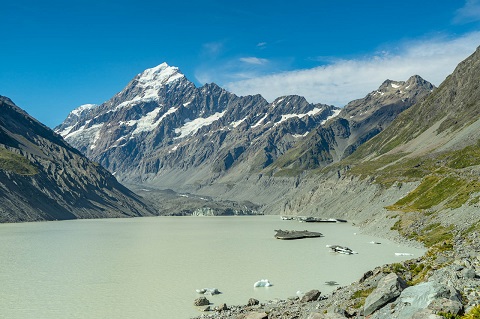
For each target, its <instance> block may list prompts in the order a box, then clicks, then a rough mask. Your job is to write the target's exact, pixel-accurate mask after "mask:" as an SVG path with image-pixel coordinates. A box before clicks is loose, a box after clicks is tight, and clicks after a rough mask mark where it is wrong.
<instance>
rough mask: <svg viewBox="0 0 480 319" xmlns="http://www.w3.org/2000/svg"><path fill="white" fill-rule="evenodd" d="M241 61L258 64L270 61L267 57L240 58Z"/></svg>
mask: <svg viewBox="0 0 480 319" xmlns="http://www.w3.org/2000/svg"><path fill="white" fill-rule="evenodd" d="M240 61H242V62H244V63H247V64H256V65H263V64H266V63H268V60H267V59H261V58H257V57H253V56H251V57H246V58H240Z"/></svg>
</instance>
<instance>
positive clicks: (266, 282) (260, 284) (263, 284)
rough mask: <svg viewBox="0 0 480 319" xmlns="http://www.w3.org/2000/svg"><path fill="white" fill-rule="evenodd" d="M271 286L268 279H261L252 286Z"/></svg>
mask: <svg viewBox="0 0 480 319" xmlns="http://www.w3.org/2000/svg"><path fill="white" fill-rule="evenodd" d="M270 286H273V285H272V284H271V283H270V281H268V279H261V280H259V281H257V282H256V283H254V284H253V287H254V288H256V287H270Z"/></svg>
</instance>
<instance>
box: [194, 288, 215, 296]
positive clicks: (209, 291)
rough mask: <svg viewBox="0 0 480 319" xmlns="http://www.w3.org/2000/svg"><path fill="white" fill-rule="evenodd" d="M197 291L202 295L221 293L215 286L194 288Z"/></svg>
mask: <svg viewBox="0 0 480 319" xmlns="http://www.w3.org/2000/svg"><path fill="white" fill-rule="evenodd" d="M195 291H196V292H197V293H199V294H202V295H212V296H213V295H218V294H221V292H220V291H218V289H217V288H202V289H197V290H195Z"/></svg>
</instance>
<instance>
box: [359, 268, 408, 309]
mask: <svg viewBox="0 0 480 319" xmlns="http://www.w3.org/2000/svg"><path fill="white" fill-rule="evenodd" d="M406 287H407V283H406V282H405V280H403V279H402V278H400V277H399V276H398V275H397V274H395V273H390V274H388V275H387V276H385V277H383V278H382V279H381V280H380V281H379V282H378V286H377V288H376V289H375V290H374V291H373V292H372V293H371V294H370V295H369V296H368V297H367V299H366V300H365V306H364V308H363V309H364V314H365V316H368V315H370V314H371V313H373V312H375V311H376V310H378V309H380V308H381V307H383V306H384V305H386V304H387V303H389V302H391V301H393V300H395V298H397V297H398V296H400V293H401V292H402V290H403V289H405V288H406Z"/></svg>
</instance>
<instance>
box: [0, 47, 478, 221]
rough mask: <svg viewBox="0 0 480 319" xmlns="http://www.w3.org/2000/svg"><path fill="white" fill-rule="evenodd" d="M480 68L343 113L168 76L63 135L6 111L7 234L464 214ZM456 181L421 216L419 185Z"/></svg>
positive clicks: (382, 90)
mask: <svg viewBox="0 0 480 319" xmlns="http://www.w3.org/2000/svg"><path fill="white" fill-rule="evenodd" d="M479 56H480V53H479V50H477V51H476V52H475V53H474V54H473V55H472V56H471V57H469V58H468V59H466V60H465V61H463V62H462V63H460V64H459V66H458V67H457V69H456V70H455V72H454V73H453V74H452V75H450V76H449V77H448V78H447V79H446V80H445V81H444V82H443V83H442V85H441V86H440V87H439V88H438V89H436V88H434V86H433V85H432V84H431V83H429V82H427V81H425V80H424V79H422V78H421V77H419V76H412V77H411V78H409V79H408V80H407V81H405V82H403V81H391V80H386V81H385V82H384V83H383V84H381V85H380V87H379V88H378V89H377V90H375V91H373V92H371V93H369V94H368V95H367V96H365V97H364V98H361V99H358V100H355V101H352V102H350V103H349V104H348V105H347V106H345V107H344V108H343V109H340V108H337V107H334V106H331V105H324V104H311V103H308V102H307V101H306V100H305V99H304V98H303V97H300V96H283V97H279V98H277V99H275V100H274V101H273V102H272V103H269V102H267V101H266V100H265V99H263V98H262V97H261V96H260V95H254V96H244V97H239V96H236V95H234V94H232V93H230V92H227V91H226V90H224V89H222V88H220V87H219V86H217V85H216V84H213V83H212V84H206V85H204V86H202V87H200V88H197V87H196V86H195V85H194V84H193V83H192V82H190V81H188V80H187V79H186V77H185V76H184V75H183V74H181V73H180V71H179V69H178V68H176V67H171V66H168V65H167V64H165V63H163V64H161V65H159V66H157V67H155V68H152V69H147V70H145V71H144V72H142V73H140V74H138V75H137V76H136V77H135V78H134V79H133V80H132V81H131V82H130V83H129V84H128V85H127V86H126V87H125V88H124V89H123V90H122V91H120V92H119V93H118V94H116V95H115V96H114V97H112V98H111V99H110V100H109V101H107V102H105V103H103V104H101V105H92V104H87V105H83V106H81V107H79V108H77V109H75V110H73V111H72V112H71V113H70V114H69V116H68V117H67V119H66V120H65V121H64V123H62V124H61V125H59V126H58V127H56V128H55V131H56V132H57V133H58V134H55V133H54V132H52V131H50V130H49V129H48V128H46V127H45V126H43V125H42V124H40V123H38V122H37V121H36V120H34V119H33V118H31V117H30V116H29V115H28V114H26V113H25V112H24V111H22V110H20V109H19V108H18V107H16V106H15V105H14V104H13V102H12V101H10V100H9V99H8V98H4V97H2V98H1V100H0V101H1V107H2V110H5V111H3V112H2V114H0V151H1V157H0V187H1V188H2V189H3V190H4V192H3V193H2V194H1V195H0V201H1V202H2V208H1V209H2V210H3V212H2V214H1V215H2V221H21V220H41V219H68V218H90V217H118V216H144V215H151V214H166V213H172V214H190V213H194V212H196V213H195V214H197V213H198V214H202V213H201V212H212V211H214V213H215V214H225V213H226V214H232V213H235V214H245V213H250V212H251V213H256V212H258V208H259V206H258V205H260V206H262V209H261V210H262V211H263V212H265V213H273V214H297V215H298V214H304V215H317V216H324V217H343V218H357V219H365V218H368V216H367V215H368V214H366V215H365V213H364V209H366V207H367V206H368V207H370V209H371V210H372V213H373V212H374V211H377V212H384V211H385V207H387V208H388V209H392V210H395V209H399V210H409V209H417V208H418V207H423V208H421V209H424V208H425V207H426V208H425V209H431V208H432V207H433V206H434V205H433V204H432V203H434V204H435V205H437V206H435V207H436V209H443V208H442V207H450V208H457V206H458V205H459V204H461V205H464V204H465V203H470V202H471V201H472V196H475V195H474V194H475V191H476V190H477V186H478V185H477V184H476V182H474V181H475V176H476V175H475V174H476V173H475V172H476V170H475V169H473V168H472V169H470V168H471V167H476V166H475V165H477V164H476V163H477V158H478V156H477V155H476V154H477V152H478V144H477V142H478V140H479V138H480V133H478V132H480V130H479V129H478V128H479V127H478V125H480V124H478V123H479V121H480V120H479V109H480V108H479V107H478V101H479V89H478V78H479V74H480V71H479V70H478V69H479V60H480V58H479ZM60 135H61V136H63V137H64V138H65V140H66V141H67V142H68V143H70V144H71V145H72V146H74V147H75V148H76V149H78V150H79V151H77V150H76V149H74V148H72V147H71V146H69V145H68V144H66V143H65V141H64V140H63V139H62V137H61V136H60ZM82 153H83V154H84V155H86V156H87V157H88V158H90V160H87V158H85V157H84V156H83V155H82ZM464 157H465V158H464ZM91 161H93V162H91ZM97 163H98V164H97ZM102 166H104V167H106V168H107V169H108V170H109V171H110V172H112V174H110V173H109V172H108V171H107V170H105V169H104V168H102ZM466 168H469V169H470V170H466ZM472 174H473V175H472ZM112 175H114V176H115V177H113V176H112ZM424 178H426V180H424ZM117 179H119V180H120V181H121V182H123V183H125V184H126V185H128V186H129V187H133V189H134V190H135V191H136V192H137V194H140V195H142V196H144V197H145V198H147V199H148V200H144V199H142V198H141V197H139V196H137V195H135V194H134V193H132V192H131V191H129V190H128V189H127V188H125V187H124V186H122V185H121V184H119V183H118V182H117ZM452 181H453V182H454V183H453V184H452V185H457V184H458V185H460V186H461V187H460V186H458V187H459V188H457V189H456V190H454V191H453V192H447V193H448V194H450V195H448V196H447V195H445V196H446V197H441V196H440V197H439V198H437V200H436V201H433V202H432V203H430V204H431V205H430V204H429V205H427V204H425V203H424V204H423V206H422V205H419V204H418V202H417V200H418V201H421V200H425V199H424V198H421V196H427V195H428V194H424V193H421V192H419V191H418V190H416V191H415V189H416V188H415V187H417V186H418V184H420V185H423V186H422V187H423V188H422V189H424V190H425V189H427V190H428V189H430V190H431V191H432V192H433V191H434V190H435V187H440V186H441V185H443V184H442V183H449V182H452ZM423 183H427V184H423ZM428 183H431V184H428ZM438 183H440V184H438ZM455 183H457V184H455ZM395 185H397V186H395ZM399 185H403V186H402V187H400V186H399ZM439 185H440V186H439ZM465 185H469V186H468V187H467V186H465ZM392 187H397V188H392ZM169 189H172V190H174V191H176V192H183V193H184V194H183V195H182V194H180V195H179V194H176V195H175V192H172V191H171V190H169ZM392 191H393V192H394V193H395V195H392V194H391V193H390V192H392ZM411 191H414V194H416V195H415V196H420V198H417V197H415V196H414V195H409V194H410V192H411ZM188 193H190V194H188ZM349 194H355V196H357V195H358V194H360V195H358V196H364V197H365V202H358V200H357V199H356V197H352V196H350V195H349ZM362 194H363V195H362ZM368 194H370V195H368ZM387 194H391V195H388V196H390V197H388V198H385V197H384V196H387ZM422 194H423V195H422ZM193 195H195V196H193ZM409 196H410V197H409ZM411 196H413V197H411ZM428 196H430V198H431V197H432V196H431V194H430V195H428ZM449 196H450V197H449ZM400 198H405V199H404V200H400ZM367 199H368V200H367ZM187 202H188V203H187ZM214 202H216V204H214ZM474 202H475V200H474V199H473V202H472V203H474ZM152 203H153V205H152ZM364 205H367V206H364ZM438 205H440V206H438ZM472 205H474V204H472ZM52 207H53V209H52ZM152 207H154V208H152ZM186 207H187V208H186ZM340 207H341V209H340V210H339V208H340ZM362 207H364V208H362ZM418 209H420V208H418ZM332 212H333V213H332ZM382 214H383V213H382ZM332 215H334V216H332Z"/></svg>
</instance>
